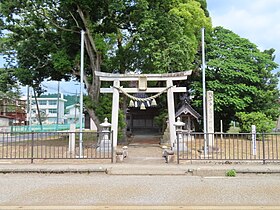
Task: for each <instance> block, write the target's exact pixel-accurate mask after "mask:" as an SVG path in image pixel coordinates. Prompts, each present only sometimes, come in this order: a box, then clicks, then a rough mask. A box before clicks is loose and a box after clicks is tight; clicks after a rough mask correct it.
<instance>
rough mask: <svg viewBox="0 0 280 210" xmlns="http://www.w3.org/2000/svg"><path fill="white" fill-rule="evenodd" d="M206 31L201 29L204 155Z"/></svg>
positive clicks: (205, 147)
mask: <svg viewBox="0 0 280 210" xmlns="http://www.w3.org/2000/svg"><path fill="white" fill-rule="evenodd" d="M204 31H205V29H204V28H202V29H201V42H202V45H201V48H202V49H201V50H202V89H203V132H204V156H206V154H207V153H208V146H207V119H206V85H205V47H204V44H205V43H204Z"/></svg>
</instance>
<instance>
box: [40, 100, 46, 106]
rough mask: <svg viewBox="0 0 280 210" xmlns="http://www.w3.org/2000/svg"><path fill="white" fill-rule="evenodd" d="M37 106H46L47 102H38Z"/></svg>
mask: <svg viewBox="0 0 280 210" xmlns="http://www.w3.org/2000/svg"><path fill="white" fill-rule="evenodd" d="M39 105H47V101H45V100H44V101H39Z"/></svg>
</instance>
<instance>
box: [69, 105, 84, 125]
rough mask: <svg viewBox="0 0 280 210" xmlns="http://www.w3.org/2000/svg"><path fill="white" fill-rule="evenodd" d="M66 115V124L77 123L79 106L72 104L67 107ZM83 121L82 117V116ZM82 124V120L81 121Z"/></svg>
mask: <svg viewBox="0 0 280 210" xmlns="http://www.w3.org/2000/svg"><path fill="white" fill-rule="evenodd" d="M65 110H66V114H65V118H66V120H67V123H69V124H71V123H79V117H80V105H79V104H73V105H70V106H67V107H66V108H65ZM83 119H84V115H83ZM83 122H84V120H83Z"/></svg>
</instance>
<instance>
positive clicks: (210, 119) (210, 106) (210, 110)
mask: <svg viewBox="0 0 280 210" xmlns="http://www.w3.org/2000/svg"><path fill="white" fill-rule="evenodd" d="M206 101H207V104H206V108H207V139H208V147H210V148H212V147H213V146H214V94H213V91H207V99H206Z"/></svg>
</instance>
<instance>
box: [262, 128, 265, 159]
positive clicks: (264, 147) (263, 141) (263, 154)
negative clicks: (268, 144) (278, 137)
mask: <svg viewBox="0 0 280 210" xmlns="http://www.w3.org/2000/svg"><path fill="white" fill-rule="evenodd" d="M264 142H265V141H264V133H263V132H262V143H263V164H265V146H264Z"/></svg>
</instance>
